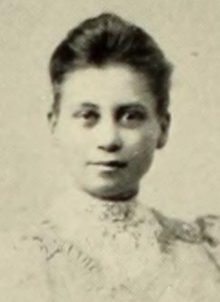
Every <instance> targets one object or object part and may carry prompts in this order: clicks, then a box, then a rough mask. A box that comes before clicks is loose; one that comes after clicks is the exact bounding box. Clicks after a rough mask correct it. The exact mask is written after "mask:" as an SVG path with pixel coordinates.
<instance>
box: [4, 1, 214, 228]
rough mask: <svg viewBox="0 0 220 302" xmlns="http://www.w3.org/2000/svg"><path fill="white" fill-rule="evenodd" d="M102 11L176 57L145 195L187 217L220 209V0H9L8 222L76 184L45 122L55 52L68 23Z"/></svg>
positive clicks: (30, 216) (35, 211) (32, 216)
mask: <svg viewBox="0 0 220 302" xmlns="http://www.w3.org/2000/svg"><path fill="white" fill-rule="evenodd" d="M103 11H113V12H115V13H118V14H120V15H121V16H123V17H125V18H127V19H128V20H130V21H133V22H135V23H136V24H138V25H140V26H142V27H143V28H145V29H146V30H147V31H148V32H149V33H150V34H152V35H153V37H154V38H155V39H156V40H157V41H158V42H159V44H160V46H161V47H162V49H164V51H165V53H166V54H167V57H168V58H169V59H170V61H171V62H172V63H173V65H174V78H173V88H172V95H171V98H172V106H171V111H172V127H171V133H170V139H169V144H168V145H167V147H166V148H165V149H164V150H161V151H159V152H158V154H157V155H156V159H155V163H154V165H153V167H152V169H151V171H150V173H149V175H147V176H146V177H145V179H144V180H143V182H142V192H141V198H142V199H143V200H144V201H145V202H146V203H147V204H149V205H150V206H154V207H157V208H158V209H161V210H162V211H163V212H164V213H167V214H168V215H172V216H175V217H180V218H184V219H191V218H193V217H195V216H197V215H200V214H203V213H218V214H220V197H219V191H220V189H219V186H220V159H219V156H220V122H219V120H220V83H219V79H220V34H219V30H220V2H219V0H212V1H208V0H193V1H192V0H163V1H161V0H135V1H131V0H130V1H128V0H127V1H126V0H113V1H107V0H105V1H104V0H87V1H84V2H83V1H79V0H56V1H54V0H42V1H34V0H28V1H25V0H1V3H0V31H1V34H0V95H1V98H0V193H1V201H0V230H13V229H14V228H18V227H19V228H25V227H28V226H29V225H30V224H32V223H34V221H36V220H37V219H38V218H39V217H41V216H42V215H43V214H44V212H45V210H46V208H47V207H48V206H49V204H50V203H51V202H52V200H53V198H54V196H56V195H57V194H59V193H60V192H62V191H63V190H65V189H66V188H67V187H69V186H70V185H71V183H70V182H71V180H70V179H68V178H67V177H66V176H65V174H64V173H63V172H62V167H61V166H60V165H59V163H58V162H57V159H56V154H54V151H53V148H52V144H51V140H50V133H49V128H48V125H47V120H46V114H47V112H48V109H49V106H50V104H51V102H52V96H51V90H50V82H49V78H48V70H47V68H48V67H47V66H48V60H49V57H50V55H51V52H52V51H53V49H54V48H55V47H56V45H57V44H58V43H59V42H60V40H61V39H63V37H64V36H65V34H66V32H67V31H68V30H69V29H70V28H72V27H73V26H75V25H76V24H77V23H78V22H79V21H81V20H82V19H85V18H86V17H91V16H95V15H97V14H99V13H101V12H103Z"/></svg>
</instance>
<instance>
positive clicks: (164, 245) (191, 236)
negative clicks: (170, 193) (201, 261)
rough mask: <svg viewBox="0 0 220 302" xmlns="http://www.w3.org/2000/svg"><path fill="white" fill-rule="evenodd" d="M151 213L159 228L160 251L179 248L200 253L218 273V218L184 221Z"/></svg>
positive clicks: (219, 264)
mask: <svg viewBox="0 0 220 302" xmlns="http://www.w3.org/2000/svg"><path fill="white" fill-rule="evenodd" d="M152 211H153V213H154V215H155V217H156V219H157V221H158V222H159V224H160V226H161V229H160V232H159V234H158V241H159V243H160V246H161V249H162V251H164V252H168V251H169V250H172V249H175V248H176V247H179V246H180V247H182V249H184V248H183V247H186V249H188V250H189V251H190V250H191V251H192V250H193V251H195V250H196V251H202V252H201V253H203V254H205V255H206V257H208V259H209V261H210V262H212V264H213V265H215V267H216V268H217V269H218V271H219V273H220V216H217V215H204V216H199V217H197V218H196V219H194V220H193V221H184V220H181V219H176V218H170V217H167V216H166V215H163V214H162V213H160V212H159V211H157V210H152ZM180 249H181V248H180Z"/></svg>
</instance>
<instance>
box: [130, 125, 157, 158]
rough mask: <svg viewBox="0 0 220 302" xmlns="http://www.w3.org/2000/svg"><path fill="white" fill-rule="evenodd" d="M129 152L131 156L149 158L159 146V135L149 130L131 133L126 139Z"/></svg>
mask: <svg viewBox="0 0 220 302" xmlns="http://www.w3.org/2000/svg"><path fill="white" fill-rule="evenodd" d="M125 141H126V142H127V148H126V149H127V151H128V152H129V155H130V156H132V157H133V156H135V157H141V158H142V157H149V156H151V155H152V154H153V152H154V150H155V148H156V145H157V135H156V133H155V132H153V131H151V130H150V129H149V130H146V131H144V130H142V131H137V132H134V133H131V134H130V135H128V136H127V137H126V139H125Z"/></svg>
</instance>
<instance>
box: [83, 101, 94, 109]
mask: <svg viewBox="0 0 220 302" xmlns="http://www.w3.org/2000/svg"><path fill="white" fill-rule="evenodd" d="M80 107H89V108H93V109H98V106H97V105H95V104H93V103H90V102H83V103H82V104H80Z"/></svg>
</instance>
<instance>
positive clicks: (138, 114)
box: [120, 109, 147, 128]
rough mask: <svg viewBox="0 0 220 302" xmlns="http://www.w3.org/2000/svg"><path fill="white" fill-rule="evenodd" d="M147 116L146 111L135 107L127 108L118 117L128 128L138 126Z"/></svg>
mask: <svg viewBox="0 0 220 302" xmlns="http://www.w3.org/2000/svg"><path fill="white" fill-rule="evenodd" d="M146 118H147V114H146V112H144V111H142V110H136V109H128V110H126V111H124V112H123V114H122V115H121V117H120V123H121V124H122V125H123V126H125V127H128V128H135V127H138V126H140V125H141V124H142V123H143V122H144V121H145V120H146Z"/></svg>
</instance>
